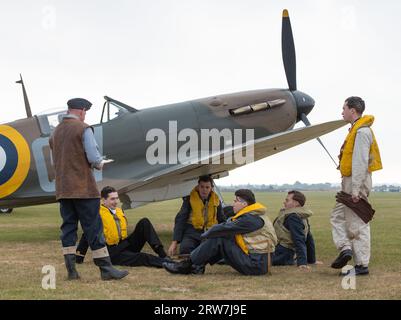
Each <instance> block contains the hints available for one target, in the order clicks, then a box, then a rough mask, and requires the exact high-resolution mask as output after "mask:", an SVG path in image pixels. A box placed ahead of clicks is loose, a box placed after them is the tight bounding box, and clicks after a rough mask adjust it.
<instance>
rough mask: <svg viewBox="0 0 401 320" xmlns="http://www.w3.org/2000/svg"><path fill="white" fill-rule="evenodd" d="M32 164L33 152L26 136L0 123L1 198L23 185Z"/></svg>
mask: <svg viewBox="0 0 401 320" xmlns="http://www.w3.org/2000/svg"><path fill="white" fill-rule="evenodd" d="M30 164H31V152H30V150H29V146H28V143H27V142H26V141H25V139H24V137H23V136H22V135H21V134H20V133H19V132H18V131H17V130H15V129H14V128H12V127H10V126H6V125H0V199H1V198H4V197H6V196H8V195H10V194H12V193H13V192H15V191H16V190H17V189H18V188H19V187H20V186H21V185H22V183H23V182H24V181H25V179H26V177H27V175H28V172H29V167H30Z"/></svg>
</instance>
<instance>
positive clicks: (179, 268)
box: [163, 259, 192, 274]
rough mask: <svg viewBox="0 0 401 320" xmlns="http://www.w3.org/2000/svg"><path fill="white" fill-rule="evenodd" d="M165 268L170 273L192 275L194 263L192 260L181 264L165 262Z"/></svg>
mask: <svg viewBox="0 0 401 320" xmlns="http://www.w3.org/2000/svg"><path fill="white" fill-rule="evenodd" d="M163 268H164V269H166V270H167V271H168V272H170V273H177V274H190V273H191V272H192V262H191V260H190V259H187V260H183V261H180V262H172V263H171V262H163Z"/></svg>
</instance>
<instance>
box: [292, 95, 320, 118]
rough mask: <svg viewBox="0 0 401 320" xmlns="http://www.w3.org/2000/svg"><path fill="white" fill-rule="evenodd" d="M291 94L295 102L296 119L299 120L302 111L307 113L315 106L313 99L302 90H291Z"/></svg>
mask: <svg viewBox="0 0 401 320" xmlns="http://www.w3.org/2000/svg"><path fill="white" fill-rule="evenodd" d="M292 94H293V96H294V98H295V102H296V104H297V121H299V120H301V115H302V114H303V113H304V114H305V115H308V114H309V113H310V112H311V111H312V109H313V107H314V106H315V100H313V98H312V97H311V96H309V95H307V94H306V93H303V92H302V91H293V92H292Z"/></svg>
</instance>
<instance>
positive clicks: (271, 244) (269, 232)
mask: <svg viewBox="0 0 401 320" xmlns="http://www.w3.org/2000/svg"><path fill="white" fill-rule="evenodd" d="M246 213H249V214H252V215H257V216H260V217H261V218H262V219H263V221H264V222H265V224H264V226H263V227H262V228H260V229H258V230H255V231H253V232H250V233H245V234H236V235H235V242H236V244H237V245H238V246H239V247H240V248H241V249H242V251H243V252H244V253H245V254H249V253H258V254H264V253H270V252H274V250H275V246H276V245H277V236H276V232H275V230H274V227H273V224H272V223H271V221H270V219H269V218H268V217H267V216H265V214H266V207H264V206H263V205H262V204H260V203H258V202H257V203H254V204H252V205H250V206H247V207H245V208H243V209H242V210H240V211H239V212H238V213H237V214H236V215H235V216H234V217H232V220H233V221H235V220H237V219H238V218H239V217H241V216H242V215H244V214H246Z"/></svg>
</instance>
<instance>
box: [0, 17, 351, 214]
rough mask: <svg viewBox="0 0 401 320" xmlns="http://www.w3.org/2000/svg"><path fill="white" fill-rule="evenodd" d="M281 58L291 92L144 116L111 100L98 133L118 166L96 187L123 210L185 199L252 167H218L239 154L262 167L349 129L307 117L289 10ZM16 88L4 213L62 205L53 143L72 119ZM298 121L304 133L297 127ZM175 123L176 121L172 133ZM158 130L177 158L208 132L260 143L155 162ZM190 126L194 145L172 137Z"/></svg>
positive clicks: (0, 132) (5, 134) (173, 107)
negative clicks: (237, 134)
mask: <svg viewBox="0 0 401 320" xmlns="http://www.w3.org/2000/svg"><path fill="white" fill-rule="evenodd" d="M282 57H283V63H284V68H285V73H286V77H287V82H288V87H289V88H288V89H261V90H254V91H246V92H238V93H231V94H222V95H218V96H213V97H208V98H202V99H196V100H192V101H186V102H181V103H175V104H170V105H165V106H159V107H153V108H147V109H143V110H137V109H135V108H132V107H130V106H128V105H126V104H124V103H121V102H119V101H117V100H115V99H112V98H109V97H105V100H106V101H105V103H104V106H103V112H102V117H101V121H100V123H99V124H97V125H94V126H93V128H94V133H95V138H96V140H97V143H98V145H99V149H100V152H101V154H103V155H106V156H107V157H108V158H110V159H113V160H114V162H112V163H109V164H107V165H105V166H104V169H103V170H102V171H96V170H95V177H96V181H97V182H98V186H99V187H100V188H101V187H103V186H105V185H112V186H114V187H115V188H116V189H118V191H119V193H120V198H121V201H122V203H123V208H133V207H136V206H139V205H143V204H146V203H149V202H154V201H162V200H166V199H174V198H178V197H182V196H185V195H187V194H188V193H189V191H190V190H191V188H192V187H193V186H194V185H195V184H196V180H197V178H198V177H199V176H200V175H207V174H208V175H212V176H213V177H214V178H219V177H224V176H226V175H228V172H229V171H230V170H233V169H235V168H237V167H240V166H242V165H244V164H246V163H245V162H241V163H238V162H232V163H228V162H227V161H226V162H225V161H220V162H219V161H216V160H220V159H222V158H223V157H224V155H226V154H228V153H230V152H231V153H232V154H235V153H237V154H238V153H242V152H244V151H246V148H249V147H251V148H252V151H253V161H257V160H260V159H263V158H265V157H268V156H270V155H273V154H275V153H278V152H281V151H283V150H286V149H288V148H291V147H293V146H296V145H298V144H301V143H303V142H306V141H308V140H311V139H314V138H318V137H319V136H321V135H324V134H326V133H329V132H331V131H333V130H336V129H338V128H340V127H342V126H344V125H345V122H344V121H343V120H338V121H331V122H326V123H323V124H319V125H313V126H311V125H310V123H309V121H308V119H307V115H308V114H309V112H310V111H311V110H312V109H313V107H314V104H315V102H314V100H313V99H312V98H311V97H310V96H309V95H307V94H305V93H303V92H301V91H298V90H297V83H296V61H295V47H294V40H293V35H292V29H291V23H290V19H289V16H288V11H287V10H284V11H283V17H282ZM17 82H18V83H21V85H22V89H23V94H24V101H25V107H26V112H27V118H25V119H20V120H16V121H13V122H10V123H7V124H2V125H0V208H1V209H2V212H3V213H4V212H11V210H12V208H15V207H22V206H30V205H37V204H44V203H52V202H55V201H56V199H55V181H54V171H53V165H52V157H51V150H50V148H49V144H48V141H49V137H50V135H51V133H52V131H53V130H54V128H55V127H56V126H57V124H58V123H59V122H60V121H61V119H62V116H63V115H64V114H65V113H66V110H63V111H59V112H54V113H48V114H39V115H35V116H32V113H31V110H30V106H29V102H28V98H27V95H26V90H25V86H24V83H23V81H22V77H21V80H19V81H17ZM299 121H303V122H304V123H305V125H306V127H303V128H298V129H293V127H294V125H295V124H296V123H297V122H299ZM171 123H175V126H176V127H174V130H172V126H171ZM156 128H157V130H158V131H157V132H163V133H165V137H167V140H168V141H169V143H168V147H169V150H170V151H169V154H168V156H169V157H171V156H172V155H173V156H174V154H173V153H175V156H176V153H177V151H176V150H177V148H180V147H182V146H183V145H184V144H187V147H188V143H189V144H192V146H191V147H196V148H198V147H199V146H201V145H202V144H201V142H200V141H198V139H199V140H200V138H199V137H201V131H202V130H205V129H209V130H211V129H217V130H220V132H221V131H222V130H225V132H227V130H229V132H231V133H234V131H235V130H238V129H240V130H242V131H244V132H245V130H246V129H253V130H254V131H253V134H254V137H253V140H251V141H245V142H243V141H241V142H240V143H232V141H230V140H228V141H227V140H224V139H220V136H219V139H220V140H222V141H220V140H219V148H218V149H216V148H214V149H211V147H209V145H208V146H207V150H206V151H207V152H206V153H205V150H201V151H202V152H201V154H202V155H203V156H202V157H197V159H196V160H195V161H184V162H178V161H176V162H175V163H171V162H166V163H150V162H149V159H147V152H149V150H148V149H149V147H151V146H152V145H154V143H155V141H154V140H150V141H149V139H147V135H148V133H149V132H150V131H151V130H152V129H156ZM187 128H190V129H192V131H191V132H195V133H198V135H197V137H198V138H197V139H196V140H195V141H194V140H193V139H192V140H190V142H188V139H186V140H185V139H183V140H182V141H180V139H178V141H177V137H176V136H174V137H172V136H173V135H177V132H180V131H181V130H184V129H187ZM170 138H174V139H175V140H174V139H170ZM174 141H176V142H174ZM319 142H321V141H320V140H319ZM175 143H176V145H174V144H175ZM227 146H228V147H227ZM200 149H202V147H200ZM174 150H175V151H174ZM159 151H160V150H159ZM209 151H210V152H209ZM326 151H327V150H326ZM170 159H171V158H170ZM333 161H334V160H333Z"/></svg>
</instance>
